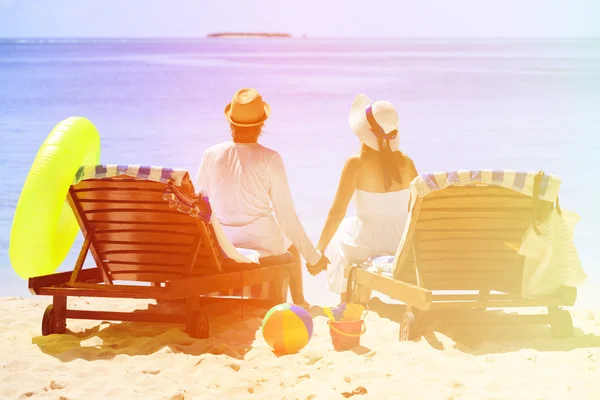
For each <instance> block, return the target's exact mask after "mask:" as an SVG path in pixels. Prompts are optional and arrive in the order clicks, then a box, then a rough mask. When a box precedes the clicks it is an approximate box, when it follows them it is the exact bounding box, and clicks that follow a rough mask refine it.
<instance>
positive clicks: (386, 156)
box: [361, 140, 402, 190]
mask: <svg viewBox="0 0 600 400" xmlns="http://www.w3.org/2000/svg"><path fill="white" fill-rule="evenodd" d="M381 142H382V140H380V143H379V148H380V149H382V150H381V151H377V150H374V149H372V148H370V147H369V146H367V145H366V144H363V145H362V149H361V152H362V153H363V154H368V153H371V154H374V155H376V157H377V158H378V159H379V162H380V163H381V171H382V172H383V184H384V187H385V190H388V189H389V188H390V187H391V186H392V179H393V180H394V181H396V182H398V183H402V174H401V172H400V165H399V164H398V163H397V162H396V160H394V152H393V151H392V149H390V148H389V147H388V146H382V144H383V143H381Z"/></svg>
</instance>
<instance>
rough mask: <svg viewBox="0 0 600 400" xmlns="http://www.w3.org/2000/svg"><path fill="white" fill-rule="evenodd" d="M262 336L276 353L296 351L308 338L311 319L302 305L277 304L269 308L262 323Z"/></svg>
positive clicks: (310, 332)
mask: <svg viewBox="0 0 600 400" xmlns="http://www.w3.org/2000/svg"><path fill="white" fill-rule="evenodd" d="M262 333H263V337H264V338H265V341H266V342H267V344H268V345H269V346H270V347H271V348H272V349H273V350H275V352H277V353H282V354H289V353H296V352H298V351H299V350H300V349H302V348H303V347H304V346H306V344H307V343H308V341H309V340H310V338H311V336H312V333H313V320H312V317H311V316H310V314H309V313H308V312H307V311H306V310H305V309H304V308H302V307H299V306H296V305H293V304H287V303H284V304H279V305H277V306H275V307H273V308H271V309H270V310H269V311H268V312H267V314H266V315H265V318H264V319H263V324H262Z"/></svg>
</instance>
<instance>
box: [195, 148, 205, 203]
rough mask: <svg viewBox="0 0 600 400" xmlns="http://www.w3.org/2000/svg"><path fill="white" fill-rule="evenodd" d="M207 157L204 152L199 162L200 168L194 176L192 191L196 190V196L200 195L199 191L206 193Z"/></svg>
mask: <svg viewBox="0 0 600 400" xmlns="http://www.w3.org/2000/svg"><path fill="white" fill-rule="evenodd" d="M207 158H208V155H207V154H206V151H205V152H204V155H203V156H202V161H201V162H200V167H199V168H198V173H197V174H196V181H195V182H194V189H195V190H196V194H198V193H200V191H201V190H203V191H204V192H206V189H207V187H206V186H207V185H208V166H207V164H208V162H207Z"/></svg>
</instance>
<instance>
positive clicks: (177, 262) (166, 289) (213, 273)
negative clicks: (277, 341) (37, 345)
mask: <svg viewBox="0 0 600 400" xmlns="http://www.w3.org/2000/svg"><path fill="white" fill-rule="evenodd" d="M68 202H69V204H70V205H71V208H72V210H73V212H74V214H75V216H76V218H77V221H78V222H79V226H80V228H81V231H82V233H83V236H84V243H83V247H82V248H81V251H80V253H79V257H78V259H77V263H76V265H75V268H74V269H73V271H72V272H62V273H55V274H52V275H46V276H40V277H35V278H31V279H29V289H30V291H31V292H32V293H34V294H37V295H45V296H52V297H53V304H52V305H50V306H48V308H47V309H46V311H45V313H44V316H43V320H42V334H43V335H48V334H53V333H64V332H65V329H66V319H67V318H74V319H93V320H114V321H143V322H165V323H183V324H185V327H186V331H187V332H188V333H189V334H190V335H191V336H193V337H197V338H206V337H207V336H208V320H207V317H206V316H205V315H204V314H203V313H202V312H201V311H200V306H201V303H202V302H203V300H208V299H207V298H206V297H203V298H201V295H204V296H206V295H209V294H212V296H214V295H215V293H220V294H228V295H236V294H237V295H238V296H237V297H238V298H241V297H239V295H241V296H242V297H244V295H245V296H247V297H250V299H249V300H251V302H252V303H254V304H256V305H259V306H264V307H270V306H273V305H276V304H279V303H282V302H285V301H286V298H287V288H288V279H289V274H288V268H289V267H291V265H293V264H291V262H292V257H291V255H290V254H286V255H284V256H283V257H282V256H278V257H268V258H264V259H260V260H259V263H247V261H250V260H249V259H247V258H246V257H244V256H242V255H241V254H239V253H237V254H233V256H234V257H233V259H232V258H231V257H228V256H226V254H225V251H223V246H220V244H223V243H224V242H223V240H226V238H225V239H224V238H223V237H217V235H216V234H215V229H214V226H213V223H211V220H212V222H215V219H214V217H211V210H210V204H209V203H208V199H206V198H205V197H203V196H201V197H200V198H196V197H195V195H194V189H193V186H192V183H191V181H190V178H189V175H188V173H187V172H186V171H183V170H171V169H167V168H159V167H137V166H116V165H112V166H95V167H85V168H84V167H82V168H80V170H79V172H78V176H77V178H76V183H74V184H73V185H72V186H71V187H70V189H69V193H68ZM217 223H218V222H217ZM225 244H227V243H225ZM228 245H229V246H228V247H229V255H231V248H233V246H232V245H231V243H228ZM233 249H234V248H233ZM88 251H89V252H90V253H91V254H92V257H93V258H94V261H95V264H96V267H95V268H89V269H84V268H83V264H84V261H85V258H86V255H87V253H88ZM234 251H235V249H234ZM235 258H237V259H238V261H240V259H241V261H242V262H241V263H240V262H237V261H235ZM144 284H145V285H144ZM69 296H82V297H106V298H136V299H155V300H157V301H173V300H183V301H185V303H186V312H185V314H184V315H168V314H160V313H150V312H145V311H144V312H134V313H122V312H107V311H81V310H70V309H67V297H69ZM230 297H231V296H230ZM234 299H235V296H234ZM211 300H212V301H214V299H211Z"/></svg>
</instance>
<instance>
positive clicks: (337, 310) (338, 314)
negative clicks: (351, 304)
mask: <svg viewBox="0 0 600 400" xmlns="http://www.w3.org/2000/svg"><path fill="white" fill-rule="evenodd" d="M344 311H346V303H342V304H340V305H339V306H337V307H334V308H332V309H331V313H332V314H333V316H334V318H335V320H336V321H339V320H341V319H342V317H343V316H344Z"/></svg>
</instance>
